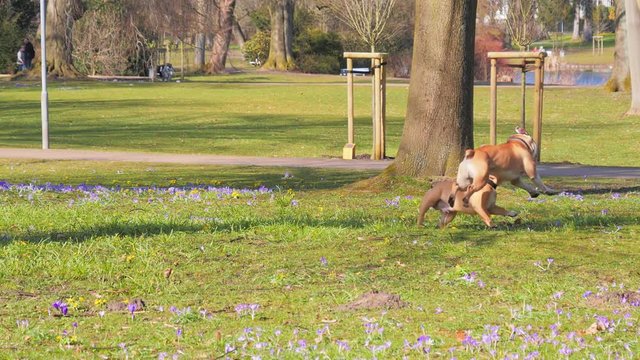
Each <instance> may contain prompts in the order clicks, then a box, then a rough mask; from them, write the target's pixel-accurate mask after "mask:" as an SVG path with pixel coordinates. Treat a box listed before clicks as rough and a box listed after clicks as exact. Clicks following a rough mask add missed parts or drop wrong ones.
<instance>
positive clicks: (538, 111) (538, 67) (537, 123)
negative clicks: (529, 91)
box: [533, 58, 543, 161]
mask: <svg viewBox="0 0 640 360" xmlns="http://www.w3.org/2000/svg"><path fill="white" fill-rule="evenodd" d="M542 65H543V63H542V60H541V59H540V58H538V59H536V61H535V84H534V93H533V99H534V100H533V103H534V107H533V141H535V142H536V144H538V149H540V148H541V147H542V142H541V140H542V139H541V135H542ZM536 160H537V161H540V151H538V157H537V159H536Z"/></svg>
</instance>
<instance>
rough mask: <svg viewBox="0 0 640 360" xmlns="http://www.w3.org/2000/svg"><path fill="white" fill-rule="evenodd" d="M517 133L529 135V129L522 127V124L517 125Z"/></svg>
mask: <svg viewBox="0 0 640 360" xmlns="http://www.w3.org/2000/svg"><path fill="white" fill-rule="evenodd" d="M516 134H520V135H529V134H528V133H527V130H525V129H524V128H521V127H520V126H516Z"/></svg>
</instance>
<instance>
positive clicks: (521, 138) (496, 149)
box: [456, 127, 557, 202]
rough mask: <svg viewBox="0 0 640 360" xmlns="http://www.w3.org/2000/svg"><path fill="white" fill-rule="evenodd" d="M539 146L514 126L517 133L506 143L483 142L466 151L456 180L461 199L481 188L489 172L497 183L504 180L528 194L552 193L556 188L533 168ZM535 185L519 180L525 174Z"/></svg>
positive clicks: (466, 198)
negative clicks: (545, 181) (549, 184)
mask: <svg viewBox="0 0 640 360" xmlns="http://www.w3.org/2000/svg"><path fill="white" fill-rule="evenodd" d="M537 155H538V145H537V144H536V143H535V141H533V138H531V136H529V134H527V131H526V130H525V129H523V128H520V127H516V133H515V134H513V135H511V136H510V137H509V138H508V139H507V142H506V143H504V144H499V145H484V146H481V147H479V148H477V149H475V150H473V149H470V150H467V151H466V152H465V154H464V159H463V160H462V162H461V163H460V166H459V167H458V176H457V179H456V183H457V185H458V187H459V190H460V191H464V194H465V195H464V200H465V202H467V201H468V199H469V198H470V196H471V195H472V194H473V193H474V192H476V191H478V190H480V189H483V188H484V186H485V185H486V184H487V181H488V179H489V175H493V176H495V178H496V184H498V185H500V184H501V183H502V182H504V181H510V182H511V184H513V185H514V186H517V187H519V188H522V189H524V190H526V191H527V192H528V193H529V195H530V196H531V197H536V196H538V195H540V190H541V191H542V192H543V193H545V194H547V195H553V194H556V193H557V191H555V190H553V189H551V188H550V187H548V186H546V185H545V184H544V183H543V182H542V179H540V176H539V175H538V172H537V170H536V157H537ZM525 175H526V176H528V177H529V179H531V181H532V182H533V183H534V184H535V185H536V188H534V187H532V186H531V185H528V184H525V183H524V182H522V178H523V177H524V176H525Z"/></svg>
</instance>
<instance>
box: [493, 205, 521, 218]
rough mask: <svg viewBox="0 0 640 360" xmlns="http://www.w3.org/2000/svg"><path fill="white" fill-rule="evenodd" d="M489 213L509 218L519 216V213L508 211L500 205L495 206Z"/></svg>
mask: <svg viewBox="0 0 640 360" xmlns="http://www.w3.org/2000/svg"><path fill="white" fill-rule="evenodd" d="M489 213H490V214H493V215H500V216H509V217H516V216H518V212H516V211H510V210H507V209H505V208H503V207H500V206H498V205H493V206H492V207H491V208H489Z"/></svg>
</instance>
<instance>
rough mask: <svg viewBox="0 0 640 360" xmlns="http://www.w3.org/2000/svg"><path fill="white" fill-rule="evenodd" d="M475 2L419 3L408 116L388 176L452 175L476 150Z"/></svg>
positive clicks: (454, 0) (453, 0)
mask: <svg viewBox="0 0 640 360" xmlns="http://www.w3.org/2000/svg"><path fill="white" fill-rule="evenodd" d="M476 5H477V1H476V0H450V1H416V17H415V18H416V23H415V32H414V38H415V41H414V45H413V60H412V65H411V69H412V70H411V81H410V83H409V100H408V104H407V115H406V119H405V122H404V129H403V131H402V139H401V140H400V147H399V149H398V156H397V158H396V160H395V162H394V163H393V165H391V166H390V167H389V168H388V169H387V173H389V172H395V173H396V174H398V175H408V176H417V177H423V176H429V175H436V176H441V175H453V174H455V172H456V171H457V169H458V165H459V163H460V160H461V159H462V156H463V153H464V150H465V149H468V148H473V60H474V59H473V52H474V37H475V20H476Z"/></svg>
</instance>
